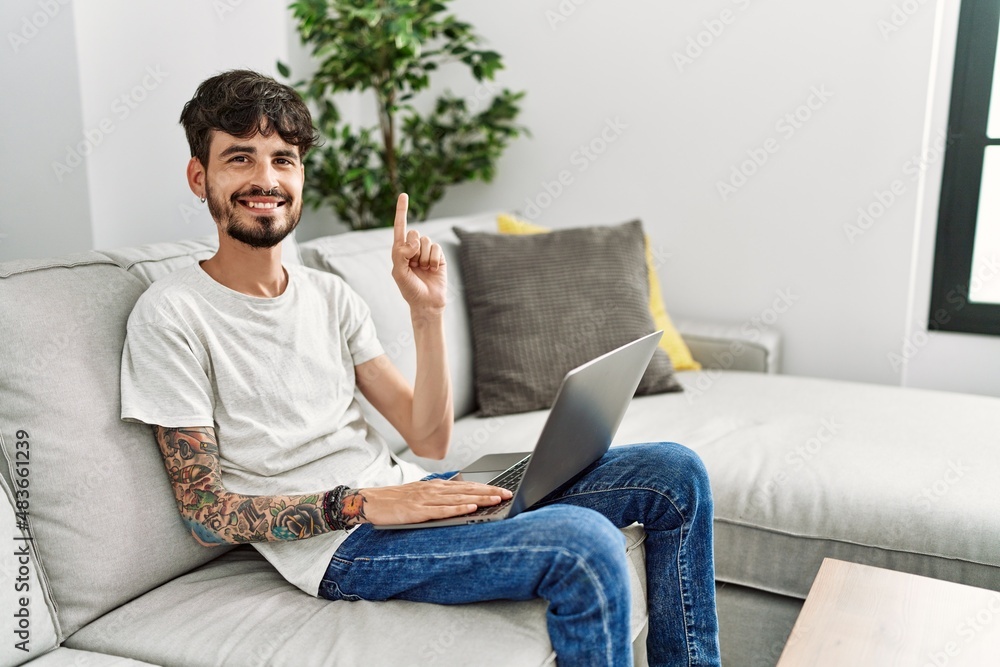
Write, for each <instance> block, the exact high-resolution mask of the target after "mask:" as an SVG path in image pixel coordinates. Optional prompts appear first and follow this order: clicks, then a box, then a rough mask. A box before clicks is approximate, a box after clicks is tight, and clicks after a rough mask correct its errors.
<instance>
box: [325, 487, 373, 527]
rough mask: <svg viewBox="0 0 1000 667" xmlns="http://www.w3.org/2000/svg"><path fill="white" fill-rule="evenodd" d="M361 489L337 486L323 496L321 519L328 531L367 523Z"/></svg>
mask: <svg viewBox="0 0 1000 667" xmlns="http://www.w3.org/2000/svg"><path fill="white" fill-rule="evenodd" d="M361 491H362V490H361V489H352V488H350V487H347V486H338V487H336V488H334V489H331V490H329V491H327V492H326V493H324V494H323V519H324V520H325V521H326V523H327V525H328V526H329V527H330V530H347V529H348V528H351V527H352V526H357V525H359V524H362V523H367V522H368V517H366V516H365V502H366V498H365V496H364V494H362V493H361Z"/></svg>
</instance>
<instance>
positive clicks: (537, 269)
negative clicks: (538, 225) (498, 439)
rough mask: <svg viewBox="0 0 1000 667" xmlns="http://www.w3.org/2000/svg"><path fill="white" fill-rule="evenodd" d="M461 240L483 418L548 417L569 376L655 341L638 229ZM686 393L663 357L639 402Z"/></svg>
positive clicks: (657, 357)
mask: <svg viewBox="0 0 1000 667" xmlns="http://www.w3.org/2000/svg"><path fill="white" fill-rule="evenodd" d="M456 233H457V234H458V236H459V239H460V240H461V242H462V244H461V246H460V252H459V255H460V258H461V261H462V273H463V277H464V280H465V284H466V288H465V300H466V302H467V304H468V308H469V316H470V318H471V321H472V342H473V350H474V354H475V362H474V368H475V383H476V404H477V405H478V406H479V412H480V414H482V415H483V416H497V415H504V414H511V413H517V412H525V411H528V410H537V409H539V408H546V407H548V406H549V405H551V404H552V400H553V399H554V398H555V395H556V391H557V390H558V389H559V385H560V383H561V382H562V379H563V377H564V376H565V374H566V373H567V372H568V371H569V370H571V369H573V368H575V367H576V366H579V365H580V364H583V363H585V362H587V361H590V360H591V359H593V358H594V357H596V356H598V355H601V354H604V353H605V352H608V351H610V350H613V349H614V348H616V347H619V346H621V345H624V344H625V343H628V342H630V341H632V340H634V339H636V338H639V337H640V336H643V335H645V334H648V333H651V332H652V331H654V328H653V319H652V316H651V315H650V312H649V283H648V278H647V274H646V263H645V241H644V237H643V233H642V226H641V224H640V223H639V222H638V221H636V222H631V223H626V224H624V225H618V226H612V227H583V228H577V229H561V230H558V231H554V232H550V233H548V234H535V235H529V236H508V235H501V234H487V233H479V232H467V231H462V230H457V231H456ZM679 390H680V385H679V384H678V383H677V381H676V380H675V379H674V377H673V366H672V365H671V363H670V358H669V357H668V356H667V354H666V353H665V352H664V351H663V350H662V349H659V348H657V349H656V350H655V351H654V353H653V358H652V360H651V361H650V362H649V366H648V367H647V368H646V372H645V373H644V374H643V376H642V380H641V381H640V382H639V388H638V389H637V391H636V393H637V394H651V393H656V392H662V391H679Z"/></svg>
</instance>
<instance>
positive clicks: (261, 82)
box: [181, 69, 319, 167]
mask: <svg viewBox="0 0 1000 667" xmlns="http://www.w3.org/2000/svg"><path fill="white" fill-rule="evenodd" d="M181 124H182V125H183V126H184V132H185V133H186V134H187V140H188V144H189V145H190V146H191V156H192V157H196V158H198V160H199V161H201V163H202V165H204V166H206V167H207V166H208V149H209V144H210V143H211V140H212V130H219V131H221V132H225V133H226V134H231V135H233V136H234V137H240V138H249V137H252V136H254V135H255V134H257V133H258V132H259V133H260V134H262V135H264V136H265V137H266V136H270V134H271V133H272V132H274V131H277V132H278V134H279V135H280V136H281V138H282V139H284V140H285V141H286V142H288V143H289V144H291V145H293V146H296V147H297V148H298V149H299V156H300V157H305V155H306V153H307V152H308V151H309V149H310V148H313V147H315V146H317V145H319V133H318V132H317V131H316V129H315V128H314V127H313V124H312V116H311V115H310V114H309V109H308V107H306V105H305V102H303V101H302V98H301V97H299V95H298V93H296V92H295V91H294V90H293V89H291V88H289V87H288V86H286V85H284V84H282V83H278V82H277V81H275V80H274V79H272V78H271V77H269V76H264V75H263V74H259V73H257V72H253V71H250V70H245V69H237V70H230V71H228V72H223V73H222V74H217V75H216V76H213V77H212V78H210V79H206V80H205V81H203V82H202V83H201V85H200V86H198V90H197V91H195V94H194V97H192V98H191V100H190V101H189V102H188V103H187V104H185V105H184V110H183V111H181Z"/></svg>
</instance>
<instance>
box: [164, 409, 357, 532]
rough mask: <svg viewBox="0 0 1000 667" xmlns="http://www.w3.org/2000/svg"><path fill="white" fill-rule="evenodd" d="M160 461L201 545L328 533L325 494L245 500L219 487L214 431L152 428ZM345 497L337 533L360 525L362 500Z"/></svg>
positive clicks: (179, 509) (220, 484)
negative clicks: (341, 519)
mask: <svg viewBox="0 0 1000 667" xmlns="http://www.w3.org/2000/svg"><path fill="white" fill-rule="evenodd" d="M154 431H155V433H156V441H157V443H159V446H160V452H161V453H162V454H163V461H164V464H165V465H166V468H167V474H168V475H169V476H170V481H171V484H172V486H173V488H174V497H175V499H176V500H177V509H178V511H179V512H180V513H181V516H182V517H183V518H184V520H185V522H186V523H187V524H188V526H190V528H191V534H192V535H194V537H195V539H196V540H198V541H199V542H201V543H202V544H204V545H206V546H209V545H217V544H224V543H228V544H241V543H246V542H273V541H281V540H301V539H305V538H307V537H312V536H313V535H319V534H321V533H328V532H330V531H331V530H334V529H335V528H332V527H331V524H330V523H328V521H327V520H326V519H324V517H323V511H324V508H323V505H324V503H323V500H324V498H325V497H326V496H328V495H329V494H328V493H323V492H319V493H313V494H308V495H297V496H247V495H243V494H239V493H230V492H229V491H226V489H225V488H224V487H223V486H222V473H221V469H220V467H219V444H218V442H217V441H216V437H215V429H213V428H211V427H201V428H163V427H162V426H156V427H155V429H154ZM352 494H353V495H345V497H344V501H345V503H346V507H345V509H344V510H342V512H343V517H344V518H345V519H349V521H348V520H345V521H343V522H342V523H341V524H339V525H338V524H333V525H334V526H336V529H341V528H344V527H347V526H353V525H356V524H357V523H363V522H364V521H365V517H364V497H363V496H361V494H360V493H357V492H352Z"/></svg>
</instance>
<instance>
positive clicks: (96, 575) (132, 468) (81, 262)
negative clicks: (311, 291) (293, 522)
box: [0, 238, 298, 641]
mask: <svg viewBox="0 0 1000 667" xmlns="http://www.w3.org/2000/svg"><path fill="white" fill-rule="evenodd" d="M285 245H286V246H290V247H289V248H288V249H286V252H287V253H288V255H287V257H288V258H289V261H295V262H297V261H298V255H297V252H296V250H295V248H294V244H290V243H287V242H286V244H285ZM214 248H215V243H214V242H213V241H212V240H211V239H210V238H206V239H202V240H198V241H188V242H180V243H158V244H152V245H147V246H141V247H137V248H124V249H119V250H113V251H108V252H87V253H81V254H75V255H69V256H65V257H61V258H54V259H30V260H14V261H10V262H4V263H0V341H3V348H2V350H3V352H2V356H0V450H2V452H3V456H4V459H5V461H3V462H2V463H3V465H0V470H2V471H3V476H4V478H5V480H6V481H7V482H8V484H9V483H10V482H11V480H12V478H16V476H18V475H22V476H23V473H18V472H17V471H16V468H17V465H18V464H17V462H16V460H15V459H16V457H18V453H17V452H18V451H22V450H23V449H27V451H28V452H29V457H30V459H29V462H28V463H27V464H26V466H22V467H26V468H27V470H28V472H27V476H26V478H27V480H28V483H27V489H28V491H29V492H30V508H29V520H30V526H31V532H32V534H33V537H34V543H35V547H36V550H37V557H38V563H36V566H37V567H39V568H40V569H41V570H42V571H43V573H44V575H45V577H46V578H47V580H48V584H49V587H48V590H47V591H46V592H47V593H48V594H50V600H49V602H50V603H52V605H53V608H54V609H56V611H57V614H58V621H59V626H60V636H59V640H60V641H61V640H62V639H63V638H65V637H66V636H68V635H70V634H72V633H73V632H75V631H76V630H78V629H79V628H80V627H82V626H83V625H85V624H86V623H88V622H89V621H91V620H93V619H95V618H97V617H98V616H100V615H102V614H104V613H105V612H107V611H109V610H111V609H114V608H115V607H118V606H119V605H121V604H123V603H124V602H126V601H128V600H130V599H132V598H134V597H137V596H138V595H141V594H142V593H144V592H146V591H149V590H151V589H152V588H154V587H156V586H159V585H160V584H162V583H164V582H166V581H169V580H170V579H173V578H174V577H176V576H178V575H180V574H183V573H184V572H187V571H189V570H191V569H192V568H195V567H197V566H198V565H201V564H203V563H205V562H207V561H209V560H212V559H213V558H215V557H217V556H219V555H221V554H222V553H224V552H225V551H227V550H228V549H227V548H226V547H218V548H214V549H212V548H206V547H202V546H199V545H198V544H197V543H196V542H195V541H194V540H193V539H192V538H191V536H190V534H189V532H188V531H187V529H186V528H185V527H184V524H183V523H182V522H181V520H180V517H179V516H178V513H177V507H176V504H175V502H174V499H173V493H172V491H171V489H170V485H169V482H168V480H167V475H166V473H165V471H164V468H163V462H162V459H161V457H160V454H159V450H158V448H157V446H156V443H155V440H154V439H153V434H152V430H151V429H150V428H149V427H148V426H145V425H141V424H133V423H126V422H123V421H121V418H120V415H121V398H120V394H119V374H120V368H121V354H122V346H123V343H124V338H125V325H126V322H127V320H128V316H129V313H130V312H131V310H132V307H133V305H134V304H135V302H136V300H137V299H138V298H139V295H140V294H142V292H143V291H144V290H145V289H146V287H148V285H149V284H150V282H151V281H152V280H154V279H156V278H158V277H160V276H162V275H165V274H166V273H169V272H170V271H172V270H176V269H177V268H180V267H181V266H186V265H190V264H192V263H193V262H195V261H197V260H198V259H202V258H205V257H207V256H209V255H210V254H211V253H212V252H213V250H214ZM19 434H20V435H19ZM22 436H23V437H22ZM18 442H27V443H28V445H27V446H26V447H21V449H18V444H17V443H18Z"/></svg>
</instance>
